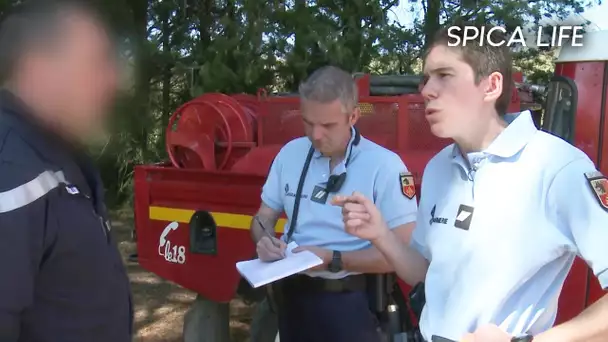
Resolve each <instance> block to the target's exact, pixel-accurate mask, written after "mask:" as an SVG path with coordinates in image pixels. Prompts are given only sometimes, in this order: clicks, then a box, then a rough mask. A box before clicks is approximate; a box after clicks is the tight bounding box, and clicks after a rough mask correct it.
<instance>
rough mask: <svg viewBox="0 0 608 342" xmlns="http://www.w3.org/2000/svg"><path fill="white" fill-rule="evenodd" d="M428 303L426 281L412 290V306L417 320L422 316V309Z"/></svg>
mask: <svg viewBox="0 0 608 342" xmlns="http://www.w3.org/2000/svg"><path fill="white" fill-rule="evenodd" d="M425 304H426V297H425V294H424V282H420V283H418V284H416V286H414V288H412V290H411V291H410V307H411V309H412V313H413V314H414V316H415V317H416V320H417V321H420V316H422V309H423V308H424V305H425Z"/></svg>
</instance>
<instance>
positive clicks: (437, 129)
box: [430, 122, 451, 139]
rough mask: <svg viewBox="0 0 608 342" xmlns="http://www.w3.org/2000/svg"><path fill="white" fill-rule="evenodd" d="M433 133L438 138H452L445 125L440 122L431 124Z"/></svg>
mask: <svg viewBox="0 0 608 342" xmlns="http://www.w3.org/2000/svg"><path fill="white" fill-rule="evenodd" d="M430 127H431V133H433V135H434V136H436V137H437V138H442V139H448V138H451V136H450V132H449V130H447V129H445V127H444V125H442V124H441V123H439V122H436V123H433V124H430Z"/></svg>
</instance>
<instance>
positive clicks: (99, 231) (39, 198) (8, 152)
mask: <svg viewBox="0 0 608 342" xmlns="http://www.w3.org/2000/svg"><path fill="white" fill-rule="evenodd" d="M0 274H1V275H0V277H1V278H0V279H1V280H0V341H2V342H5V341H6V342H13V341H14V342H47V341H48V342H97V341H99V342H131V339H132V320H133V319H132V317H133V309H132V305H131V295H130V285H129V280H128V277H127V274H126V271H125V268H124V266H123V263H122V259H121V256H120V254H119V252H118V249H117V248H116V244H115V242H114V241H113V240H112V238H111V236H110V225H109V221H108V218H107V211H106V208H105V205H104V199H103V186H102V183H101V181H100V178H99V175H98V173H97V172H96V170H95V168H94V167H93V166H92V164H91V162H90V161H89V160H88V159H87V158H86V157H84V154H80V153H77V152H76V151H75V150H73V149H71V148H68V147H67V145H66V144H64V143H62V142H61V141H60V140H59V139H57V138H56V137H54V136H53V135H51V134H50V133H48V132H46V131H45V130H43V129H42V128H41V127H40V126H38V125H36V124H35V121H34V120H33V119H32V117H31V116H30V115H29V113H28V111H27V110H26V107H25V106H24V105H23V104H22V103H21V102H20V101H18V100H17V98H16V97H13V96H12V95H11V94H10V93H8V92H6V91H3V92H2V93H1V94H0Z"/></svg>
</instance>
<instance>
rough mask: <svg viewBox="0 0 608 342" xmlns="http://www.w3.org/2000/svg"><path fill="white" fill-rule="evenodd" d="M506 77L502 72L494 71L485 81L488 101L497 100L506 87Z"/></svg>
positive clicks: (485, 95)
mask: <svg viewBox="0 0 608 342" xmlns="http://www.w3.org/2000/svg"><path fill="white" fill-rule="evenodd" d="M503 82H504V77H503V76H502V74H501V73H500V72H493V73H491V74H490V76H488V78H487V79H486V82H484V83H485V89H484V92H485V94H484V99H485V100H486V101H488V102H490V101H497V100H498V98H499V97H500V95H502V92H503V89H504V84H503Z"/></svg>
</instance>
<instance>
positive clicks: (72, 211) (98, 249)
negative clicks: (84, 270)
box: [54, 189, 117, 271]
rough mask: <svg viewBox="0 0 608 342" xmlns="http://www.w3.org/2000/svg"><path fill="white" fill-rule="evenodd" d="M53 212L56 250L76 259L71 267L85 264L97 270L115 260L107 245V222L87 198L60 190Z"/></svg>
mask: <svg viewBox="0 0 608 342" xmlns="http://www.w3.org/2000/svg"><path fill="white" fill-rule="evenodd" d="M54 214H55V216H56V218H57V222H58V238H57V246H56V247H57V248H56V251H57V252H58V253H61V254H62V255H63V256H70V257H73V258H76V260H79V261H78V262H74V265H73V267H77V265H88V267H100V269H99V270H100V271H101V270H103V269H104V268H107V265H108V264H111V262H110V260H116V259H117V255H114V253H112V250H113V249H112V248H111V244H110V238H109V234H110V232H109V222H107V221H106V220H105V218H103V217H102V216H100V215H98V214H97V212H96V211H95V208H94V206H93V202H92V200H91V199H90V198H88V197H87V196H85V195H84V194H82V193H76V194H74V193H70V191H69V190H67V189H61V191H60V196H59V201H57V203H56V208H55V210H54ZM70 264H71V263H70V262H66V263H65V265H70Z"/></svg>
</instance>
